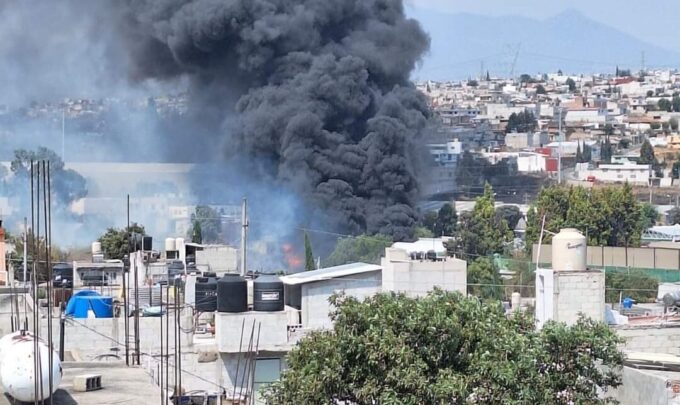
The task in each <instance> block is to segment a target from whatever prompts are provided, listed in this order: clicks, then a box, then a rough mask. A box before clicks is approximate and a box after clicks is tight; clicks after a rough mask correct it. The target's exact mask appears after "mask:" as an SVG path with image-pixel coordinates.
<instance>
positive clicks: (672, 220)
mask: <svg viewBox="0 0 680 405" xmlns="http://www.w3.org/2000/svg"><path fill="white" fill-rule="evenodd" d="M666 223H667V224H668V225H676V224H680V208H678V207H675V208H671V209H670V210H668V212H666Z"/></svg>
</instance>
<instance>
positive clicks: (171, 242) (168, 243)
mask: <svg viewBox="0 0 680 405" xmlns="http://www.w3.org/2000/svg"><path fill="white" fill-rule="evenodd" d="M176 246H177V244H176V243H175V238H166V239H165V251H166V252H173V251H175V250H177V249H176Z"/></svg>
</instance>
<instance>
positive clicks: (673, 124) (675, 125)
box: [668, 118, 678, 131]
mask: <svg viewBox="0 0 680 405" xmlns="http://www.w3.org/2000/svg"><path fill="white" fill-rule="evenodd" d="M668 124H670V126H671V130H673V131H677V130H678V119H677V118H671V119H670V120H668Z"/></svg>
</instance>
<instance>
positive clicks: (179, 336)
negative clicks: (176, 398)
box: [175, 288, 183, 403]
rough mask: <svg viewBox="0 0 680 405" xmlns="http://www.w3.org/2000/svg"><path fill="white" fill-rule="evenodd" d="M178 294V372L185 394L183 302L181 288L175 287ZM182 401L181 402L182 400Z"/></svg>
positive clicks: (180, 388) (181, 392)
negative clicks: (183, 375) (183, 373)
mask: <svg viewBox="0 0 680 405" xmlns="http://www.w3.org/2000/svg"><path fill="white" fill-rule="evenodd" d="M175 291H176V295H177V352H178V355H177V361H178V362H177V373H178V374H179V394H180V396H182V395H183V391H182V312H181V306H180V304H181V303H182V300H181V297H180V291H181V288H175ZM180 403H181V402H180Z"/></svg>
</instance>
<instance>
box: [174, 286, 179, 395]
mask: <svg viewBox="0 0 680 405" xmlns="http://www.w3.org/2000/svg"><path fill="white" fill-rule="evenodd" d="M173 291H174V292H175V297H174V299H175V305H174V308H173V310H174V313H173V315H174V317H175V319H174V322H173V324H172V330H173V334H174V335H175V345H174V347H173V349H174V350H173V354H174V355H175V386H174V387H173V392H174V402H175V404H178V403H179V398H178V392H177V388H178V387H179V384H178V382H177V381H178V380H177V285H175V288H174V290H173Z"/></svg>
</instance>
